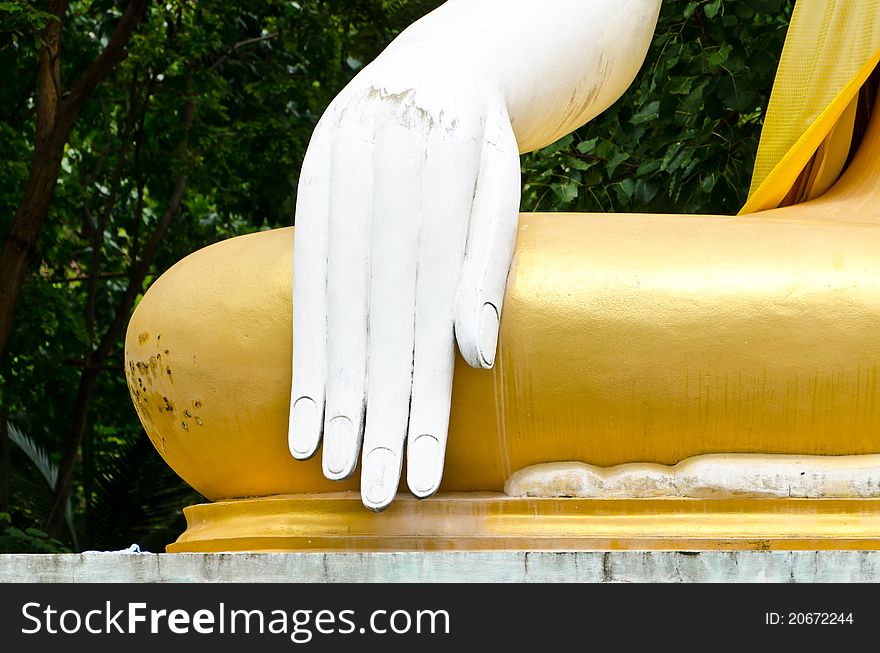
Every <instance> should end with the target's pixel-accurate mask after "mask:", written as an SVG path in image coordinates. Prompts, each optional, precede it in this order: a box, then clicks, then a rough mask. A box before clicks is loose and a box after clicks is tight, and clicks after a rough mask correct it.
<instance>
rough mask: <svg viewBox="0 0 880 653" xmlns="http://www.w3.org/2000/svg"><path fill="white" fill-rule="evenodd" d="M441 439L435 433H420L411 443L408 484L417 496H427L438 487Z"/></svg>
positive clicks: (407, 465) (407, 473) (407, 468)
mask: <svg viewBox="0 0 880 653" xmlns="http://www.w3.org/2000/svg"><path fill="white" fill-rule="evenodd" d="M439 462H440V441H439V440H437V438H435V437H434V436H433V435H420V436H419V437H417V438H416V439H415V440H414V441H413V443H412V444H410V445H409V449H408V455H407V461H406V470H407V472H406V475H407V479H406V481H407V485H409V489H410V490H412V492H413V494H415V495H416V496H426V495H428V494H431V493H432V492H433V491H434V490H436V489H437V484H438V483H437V481H438V477H439V474H438V473H437V468H438V467H439Z"/></svg>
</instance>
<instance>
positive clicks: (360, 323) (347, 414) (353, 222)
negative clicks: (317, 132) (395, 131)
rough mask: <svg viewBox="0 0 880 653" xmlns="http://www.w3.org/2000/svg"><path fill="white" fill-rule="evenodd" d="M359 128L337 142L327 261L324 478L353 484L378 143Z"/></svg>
mask: <svg viewBox="0 0 880 653" xmlns="http://www.w3.org/2000/svg"><path fill="white" fill-rule="evenodd" d="M370 135H371V132H370V130H368V129H366V128H365V127H364V126H363V125H361V124H360V121H359V120H356V121H355V124H354V125H351V126H350V127H342V128H341V129H340V131H339V133H338V134H337V135H336V137H335V139H334V143H333V153H332V160H333V170H332V177H331V187H330V189H331V192H330V230H329V242H330V247H329V254H328V257H327V266H328V275H327V407H326V410H325V411H324V415H325V417H324V444H323V468H324V475H325V476H326V477H327V478H329V479H333V480H339V479H343V478H347V477H348V476H350V475H351V474H352V472H353V471H354V469H355V466H356V465H357V459H358V454H359V453H360V447H361V439H362V437H363V422H364V401H365V397H366V383H367V308H368V306H367V303H368V301H369V300H368V298H369V278H370V222H371V220H370V217H371V212H372V204H373V144H372V143H371V142H370V141H369V140H368V139H367V138H365V136H367V137H369V136H370Z"/></svg>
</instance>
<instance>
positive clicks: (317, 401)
mask: <svg viewBox="0 0 880 653" xmlns="http://www.w3.org/2000/svg"><path fill="white" fill-rule="evenodd" d="M326 119H327V117H326V116H325V118H323V119H322V122H323V121H324V120H326ZM329 131H330V130H329V129H327V128H326V126H323V127H322V125H321V124H320V123H319V125H318V127H317V128H316V129H315V133H314V134H313V136H312V140H311V142H310V143H309V148H308V151H307V152H306V157H305V160H304V161H303V167H302V171H301V173H300V181H299V186H298V191H297V201H296V220H295V224H296V235H295V237H294V246H293V247H294V255H293V384H292V387H291V395H290V425H289V430H288V446H289V448H290V453H291V454H292V455H293V457H294V458H297V459H300V460H305V459H306V458H310V457H311V456H313V455H314V453H315V451H316V450H317V448H318V444H319V443H320V441H321V427H322V423H323V419H324V388H325V386H324V382H325V376H326V364H327V361H326V356H327V351H326V334H327V302H326V282H327V240H328V220H327V217H328V211H329V198H330V137H329Z"/></svg>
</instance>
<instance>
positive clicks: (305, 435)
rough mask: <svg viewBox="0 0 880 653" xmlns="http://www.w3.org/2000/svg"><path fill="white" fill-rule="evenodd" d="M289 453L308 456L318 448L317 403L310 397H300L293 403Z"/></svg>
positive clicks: (300, 457)
mask: <svg viewBox="0 0 880 653" xmlns="http://www.w3.org/2000/svg"><path fill="white" fill-rule="evenodd" d="M292 412H293V415H292V416H291V424H292V429H293V431H292V433H291V436H290V453H291V454H293V457H294V458H299V459H303V458H308V457H310V456H311V455H312V454H314V453H315V449H317V448H318V433H319V424H318V405H317V404H316V403H315V400H314V399H312V398H311V397H300V398H299V399H297V400H296V402H295V403H294V404H293V411H292Z"/></svg>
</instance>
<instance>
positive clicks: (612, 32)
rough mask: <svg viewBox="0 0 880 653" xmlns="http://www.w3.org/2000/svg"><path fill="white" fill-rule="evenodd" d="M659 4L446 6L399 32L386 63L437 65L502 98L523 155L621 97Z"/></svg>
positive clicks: (466, 1) (462, 1)
mask: <svg viewBox="0 0 880 653" xmlns="http://www.w3.org/2000/svg"><path fill="white" fill-rule="evenodd" d="M660 2H661V0H540V1H538V0H449V1H448V2H446V3H445V4H444V5H442V6H441V7H439V8H438V9H437V10H436V11H434V12H432V13H431V14H429V15H428V16H426V17H424V18H423V19H421V20H420V21H418V22H416V23H414V24H413V25H412V26H410V27H409V28H408V29H407V30H406V31H405V32H403V33H402V34H401V36H400V37H399V38H398V39H397V40H396V41H395V42H394V43H393V44H392V45H391V46H390V47H389V48H388V50H387V51H386V53H387V54H384V55H383V57H387V56H389V55H391V56H398V57H399V60H400V62H401V64H398V65H403V66H404V67H405V68H410V69H411V73H412V74H416V70H417V69H420V70H421V71H422V73H424V72H425V68H426V67H428V68H429V69H430V68H433V69H434V70H433V71H432V72H433V73H435V74H440V75H441V76H443V75H449V76H456V75H457V76H463V77H472V78H473V83H474V84H480V85H482V86H483V87H484V88H485V89H486V91H487V92H490V93H494V92H497V93H500V94H501V95H502V96H503V98H504V101H505V103H506V105H507V108H508V113H509V115H510V118H511V122H512V124H513V128H514V132H515V134H516V137H517V142H518V143H519V149H520V151H521V152H528V151H531V150H534V149H537V148H539V147H542V146H544V145H547V144H549V143H552V142H553V141H554V140H556V139H558V138H560V137H561V136H563V135H565V134H567V133H568V132H570V131H572V130H574V129H576V128H577V127H579V126H580V125H582V124H584V123H585V122H587V121H588V120H590V119H591V118H593V117H594V116H596V115H597V114H599V113H600V112H602V111H604V110H605V109H606V108H608V107H609V106H610V105H611V104H612V103H613V102H614V101H615V100H616V99H617V98H618V97H620V95H621V94H622V93H623V92H624V91H625V90H626V88H627V87H628V86H629V84H630V83H631V82H632V80H633V78H634V77H635V75H636V73H637V72H638V70H639V68H640V67H641V64H642V62H643V60H644V57H645V53H646V51H647V49H648V46H649V44H650V42H651V36H652V34H653V32H654V27H655V25H656V22H657V15H658V13H659V10H660ZM401 50H404V51H403V52H401ZM404 62H406V63H404ZM438 66H441V67H444V69H443V70H437V67H438ZM405 77H409V75H405ZM448 101H449V99H448V98H447V102H448ZM428 102H429V103H430V104H433V102H431V101H430V100H428Z"/></svg>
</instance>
